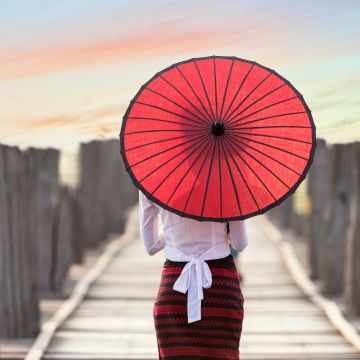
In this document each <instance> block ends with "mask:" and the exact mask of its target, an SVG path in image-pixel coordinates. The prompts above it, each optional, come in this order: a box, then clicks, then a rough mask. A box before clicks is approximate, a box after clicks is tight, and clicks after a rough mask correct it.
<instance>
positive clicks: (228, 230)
mask: <svg viewBox="0 0 360 360" xmlns="http://www.w3.org/2000/svg"><path fill="white" fill-rule="evenodd" d="M226 231H227V233H228V234H229V232H230V225H229V223H228V222H227V223H226Z"/></svg>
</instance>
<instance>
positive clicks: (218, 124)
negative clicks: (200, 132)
mask: <svg viewBox="0 0 360 360" xmlns="http://www.w3.org/2000/svg"><path fill="white" fill-rule="evenodd" d="M211 132H212V133H213V134H214V135H215V136H221V135H223V134H224V132H225V124H224V122H223V121H222V120H216V121H214V122H213V123H212V126H211Z"/></svg>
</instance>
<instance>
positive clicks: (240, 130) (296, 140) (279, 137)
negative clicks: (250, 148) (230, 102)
mask: <svg viewBox="0 0 360 360" xmlns="http://www.w3.org/2000/svg"><path fill="white" fill-rule="evenodd" d="M231 132H233V133H236V134H243V135H254V136H264V137H269V138H274V139H282V140H289V141H295V142H299V143H302V144H312V142H311V141H305V140H299V139H293V138H287V137H284V136H276V135H268V134H259V133H251V132H245V131H242V129H231Z"/></svg>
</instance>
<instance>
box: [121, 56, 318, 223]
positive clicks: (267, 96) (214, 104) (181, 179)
mask: <svg viewBox="0 0 360 360" xmlns="http://www.w3.org/2000/svg"><path fill="white" fill-rule="evenodd" d="M315 131H316V130H315V125H314V122H313V119H312V116H311V112H310V110H309V108H308V106H307V105H306V103H305V101H304V98H303V97H302V95H301V94H300V93H299V92H298V91H297V90H296V89H295V88H294V87H293V86H292V85H291V84H290V83H289V81H287V80H286V79H284V78H283V77H282V76H280V75H279V74H277V73H276V72H275V71H274V70H271V69H269V68H266V67H265V66H262V65H259V64H257V63H256V62H253V61H248V60H244V59H239V58H236V57H224V56H211V57H205V58H197V59H190V60H187V61H183V62H180V63H177V64H174V65H172V66H170V67H168V68H166V69H164V70H163V71H161V72H159V73H157V74H156V75H155V76H154V77H153V78H151V79H150V80H149V81H148V82H147V83H146V84H145V85H143V86H142V87H141V88H140V90H139V91H138V93H137V94H136V96H135V97H134V99H133V100H132V101H131V102H130V105H129V107H128V109H127V111H126V114H125V116H124V118H123V122H122V126H121V131H120V147H121V154H122V158H123V161H124V163H125V166H126V169H127V171H128V173H129V174H130V176H131V178H132V180H133V182H134V184H135V185H136V186H137V187H138V188H139V189H140V190H141V191H142V192H143V193H144V194H145V195H146V196H147V197H148V198H150V199H151V200H152V201H154V202H155V203H157V204H159V205H160V206H162V207H163V208H165V209H167V210H169V211H172V212H174V213H176V214H178V215H180V216H184V217H188V218H192V219H196V220H200V221H219V222H225V221H233V220H244V219H246V218H249V217H252V216H255V215H258V214H262V213H264V212H265V211H267V210H269V209H271V208H272V207H274V206H276V205H279V204H280V203H281V202H282V201H283V200H284V199H285V198H286V197H288V196H289V195H290V194H291V193H293V192H294V191H295V190H296V188H297V187H298V186H299V184H300V183H301V182H302V180H303V179H304V178H305V176H306V174H307V171H308V169H309V167H310V165H311V163H312V159H313V156H314V152H315V147H316V136H315Z"/></svg>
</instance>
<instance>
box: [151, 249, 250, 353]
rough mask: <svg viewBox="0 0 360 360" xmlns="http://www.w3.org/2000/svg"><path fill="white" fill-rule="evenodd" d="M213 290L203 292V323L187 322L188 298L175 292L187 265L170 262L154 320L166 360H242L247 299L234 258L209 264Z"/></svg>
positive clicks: (213, 261) (156, 301) (156, 302)
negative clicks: (241, 347)
mask: <svg viewBox="0 0 360 360" xmlns="http://www.w3.org/2000/svg"><path fill="white" fill-rule="evenodd" d="M206 262H207V264H208V265H209V267H210V270H211V273H212V286H211V287H210V288H209V289H203V291H204V299H203V300H202V302H201V320H199V321H195V322H192V323H188V322H187V294H183V293H180V292H178V291H175V290H173V285H174V283H175V281H176V279H177V278H178V277H179V275H180V273H181V271H182V269H183V267H184V266H185V264H186V262H175V261H171V260H169V259H166V261H165V263H164V267H163V271H162V275H161V283H160V288H159V291H158V294H157V296H156V298H155V303H154V309H153V316H154V322H155V330H156V337H157V343H158V349H159V359H162V360H188V359H189V360H190V359H191V360H203V359H211V360H221V359H226V360H238V359H240V355H239V345H240V335H241V330H242V322H243V318H244V308H243V303H244V298H243V295H242V292H241V288H240V281H239V274H238V271H237V268H236V265H235V261H234V258H233V256H232V255H229V256H227V257H225V258H222V259H216V260H207V261H206Z"/></svg>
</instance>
